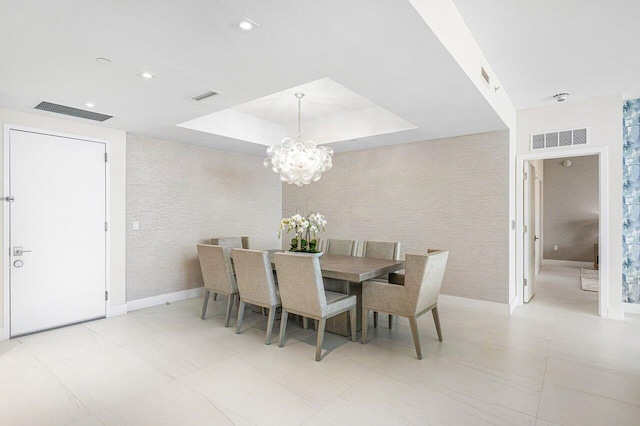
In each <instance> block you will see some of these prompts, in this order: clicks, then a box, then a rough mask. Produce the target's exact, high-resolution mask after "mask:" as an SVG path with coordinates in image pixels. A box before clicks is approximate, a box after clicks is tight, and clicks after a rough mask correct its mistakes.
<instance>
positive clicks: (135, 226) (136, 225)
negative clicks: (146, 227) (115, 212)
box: [133, 222, 140, 231]
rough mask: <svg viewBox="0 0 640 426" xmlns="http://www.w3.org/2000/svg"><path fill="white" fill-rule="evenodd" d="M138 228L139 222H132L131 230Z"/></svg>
mask: <svg viewBox="0 0 640 426" xmlns="http://www.w3.org/2000/svg"><path fill="white" fill-rule="evenodd" d="M138 229H140V222H133V230H134V231H137V230H138Z"/></svg>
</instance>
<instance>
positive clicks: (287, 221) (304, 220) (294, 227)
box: [278, 213, 327, 253]
mask: <svg viewBox="0 0 640 426" xmlns="http://www.w3.org/2000/svg"><path fill="white" fill-rule="evenodd" d="M326 224H327V219H326V218H325V217H324V215H322V214H320V213H310V214H308V215H307V216H303V215H301V214H299V213H296V214H294V215H293V216H291V217H283V218H282V220H281V221H280V227H279V228H278V238H280V237H281V236H282V234H283V233H285V232H286V233H289V232H290V231H294V233H295V237H294V238H292V239H291V248H290V249H289V250H291V251H298V252H307V253H317V252H318V251H317V250H316V248H317V246H318V241H317V240H316V234H317V233H318V232H324V230H325V225H326Z"/></svg>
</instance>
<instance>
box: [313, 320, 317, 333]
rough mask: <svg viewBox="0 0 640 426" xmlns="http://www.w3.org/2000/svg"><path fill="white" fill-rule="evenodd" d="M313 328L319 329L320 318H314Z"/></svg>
mask: <svg viewBox="0 0 640 426" xmlns="http://www.w3.org/2000/svg"><path fill="white" fill-rule="evenodd" d="M313 329H314V330H315V331H318V320H313Z"/></svg>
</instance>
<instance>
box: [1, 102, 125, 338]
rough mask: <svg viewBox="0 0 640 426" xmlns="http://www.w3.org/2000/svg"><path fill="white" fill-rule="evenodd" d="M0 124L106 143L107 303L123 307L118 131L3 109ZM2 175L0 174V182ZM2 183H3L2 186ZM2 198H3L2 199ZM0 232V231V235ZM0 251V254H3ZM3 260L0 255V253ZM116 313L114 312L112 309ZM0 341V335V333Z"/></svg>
mask: <svg viewBox="0 0 640 426" xmlns="http://www.w3.org/2000/svg"><path fill="white" fill-rule="evenodd" d="M0 124H2V127H4V125H5V124H13V125H18V126H24V127H30V128H34V129H39V130H43V131H52V132H60V133H67V134H72V135H78V136H84V137H93V138H100V139H106V140H108V141H110V149H111V159H110V173H111V180H110V182H109V183H110V185H111V200H110V202H111V211H110V215H111V223H110V232H109V235H110V238H111V251H110V255H111V269H110V277H111V281H110V291H111V293H110V300H111V307H112V311H115V310H114V307H117V306H124V303H125V253H124V247H125V232H124V231H125V223H124V218H125V179H126V133H125V132H124V131H121V130H114V129H109V128H106V127H100V126H96V125H91V124H87V123H86V120H82V122H81V121H79V119H78V121H76V120H72V119H69V120H61V119H58V118H52V117H49V116H46V115H39V114H27V113H23V112H18V111H12V110H7V109H0ZM0 141H2V143H3V144H4V132H1V133H0ZM2 153H3V151H2V150H0V160H1V161H0V168H1V167H2V164H3V162H2V161H3V159H2V155H3V154H2ZM2 176H3V174H2V173H0V180H1V179H2ZM3 183H4V182H3ZM4 196H5V195H4V194H3V197H4ZM1 216H2V210H1V209H0V217H1ZM0 232H2V231H0ZM5 249H6V248H5V247H2V248H1V249H0V250H5ZM0 253H2V255H3V256H4V252H3V251H1V252H0ZM1 281H2V275H1V274H0V282H1ZM3 291H4V283H3V282H2V283H1V284H0V328H3V327H4V324H2V321H3V317H4V312H3V306H4V300H3ZM116 309H118V308H116ZM0 338H1V333H0Z"/></svg>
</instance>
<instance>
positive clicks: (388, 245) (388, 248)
mask: <svg viewBox="0 0 640 426" xmlns="http://www.w3.org/2000/svg"><path fill="white" fill-rule="evenodd" d="M362 257H369V258H373V259H389V260H400V243H399V242H393V243H392V242H383V241H364V242H363V243H362ZM371 281H380V282H386V283H388V282H389V274H385V275H382V276H379V277H376V278H373V279H372V280H371ZM392 326H393V315H389V328H391V327H392ZM373 327H374V328H377V327H378V313H377V312H374V313H373Z"/></svg>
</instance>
